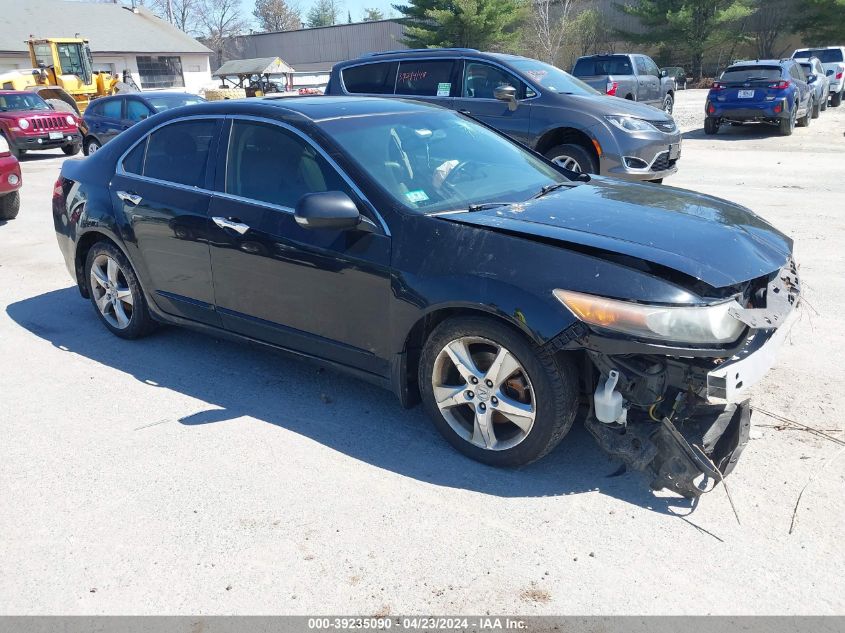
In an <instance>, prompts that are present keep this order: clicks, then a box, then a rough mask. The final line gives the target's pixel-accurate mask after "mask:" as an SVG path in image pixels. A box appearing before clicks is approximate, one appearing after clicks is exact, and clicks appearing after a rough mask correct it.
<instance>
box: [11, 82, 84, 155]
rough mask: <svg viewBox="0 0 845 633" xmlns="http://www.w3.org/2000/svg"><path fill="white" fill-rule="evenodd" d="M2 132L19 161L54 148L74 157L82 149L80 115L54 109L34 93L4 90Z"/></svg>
mask: <svg viewBox="0 0 845 633" xmlns="http://www.w3.org/2000/svg"><path fill="white" fill-rule="evenodd" d="M0 133H2V134H3V136H5V137H6V142H7V143H8V144H9V149H10V151H11V152H12V156H14V157H15V158H21V157H22V156H23V155H24V154H25V153H26V152H28V151H32V150H40V149H52V148H54V147H61V148H62V151H63V152H64V153H65V154H67V155H68V156H73V155H74V154H77V153H79V149H80V148H81V147H82V135H81V134H80V133H79V118H78V117H77V116H76V114H72V113H70V112H59V111H57V110H54V109H53V108H52V107H51V106H50V105H49V104H48V103H47V102H46V101H44V99H42V98H41V97H39V96H38V95H37V94H35V93H33V92H24V91H17V90H0Z"/></svg>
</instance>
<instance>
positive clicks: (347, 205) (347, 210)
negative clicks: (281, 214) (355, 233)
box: [293, 191, 361, 231]
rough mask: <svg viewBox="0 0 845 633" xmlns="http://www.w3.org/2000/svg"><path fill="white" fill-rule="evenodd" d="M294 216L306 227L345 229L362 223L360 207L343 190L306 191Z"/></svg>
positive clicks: (298, 203)
mask: <svg viewBox="0 0 845 633" xmlns="http://www.w3.org/2000/svg"><path fill="white" fill-rule="evenodd" d="M293 217H294V218H295V219H296V223H297V224H298V225H299V226H301V227H302V228H305V229H334V230H336V231H345V230H348V229H354V228H355V227H357V226H358V225H359V224H361V214H360V213H359V212H358V207H356V206H355V203H354V202H353V201H352V199H351V198H350V197H349V196H347V195H346V194H345V193H343V192H342V191H323V192H320V193H306V194H305V195H304V196H302V197H301V198H300V199H299V200H297V202H296V208H295V209H294V212H293Z"/></svg>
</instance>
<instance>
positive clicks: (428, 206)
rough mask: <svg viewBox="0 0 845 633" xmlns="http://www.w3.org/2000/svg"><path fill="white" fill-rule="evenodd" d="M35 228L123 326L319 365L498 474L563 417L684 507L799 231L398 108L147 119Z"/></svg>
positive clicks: (83, 165) (716, 459)
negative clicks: (258, 347) (269, 350)
mask: <svg viewBox="0 0 845 633" xmlns="http://www.w3.org/2000/svg"><path fill="white" fill-rule="evenodd" d="M53 216H54V222H55V228H56V233H57V236H58V241H59V246H60V248H61V251H62V253H63V255H64V258H65V261H66V263H67V267H68V270H69V272H70V274H71V276H72V277H73V278H74V280H75V281H76V283H77V285H78V287H79V291H80V293H81V294H82V296H83V297H86V298H88V299H89V300H90V301H91V304H92V305H93V308H94V310H95V312H96V314H97V315H98V317H99V318H100V319H101V321H102V323H103V325H104V326H105V327H106V328H108V329H109V330H110V331H112V332H113V333H114V334H116V335H117V336H120V337H123V338H138V337H141V336H143V335H146V334H149V333H150V332H152V331H153V330H154V329H155V327H156V326H157V325H158V324H162V323H164V324H176V325H184V326H189V327H193V328H197V329H200V330H205V331H208V332H210V333H213V334H215V335H220V334H225V335H228V336H230V337H233V338H237V339H240V340H244V341H251V342H256V343H261V344H263V345H268V346H272V347H274V348H278V349H281V350H285V351H287V352H290V353H293V354H295V355H297V356H299V357H304V358H309V359H312V360H316V361H318V362H321V363H324V364H327V365H329V366H331V367H334V368H337V369H340V370H343V371H347V372H349V373H352V374H354V375H355V376H358V377H360V378H363V379H365V380H368V381H370V382H373V383H375V384H378V385H381V386H383V387H385V388H388V389H391V390H392V391H393V392H394V393H395V394H396V395H397V396H398V398H399V400H400V401H401V402H402V404H403V405H405V406H412V405H414V404H417V403H418V402H420V401H421V402H422V404H423V406H424V407H425V408H426V410H427V411H428V413H429V414H430V416H431V418H432V420H433V421H434V423H435V425H436V426H437V428H438V429H439V430H440V431H441V432H442V434H443V436H444V437H445V438H446V439H447V440H448V441H449V442H450V443H451V444H452V445H453V446H454V447H455V448H457V449H458V450H459V451H461V452H463V453H465V454H466V455H468V456H470V457H472V458H473V459H477V460H479V461H482V462H485V463H487V464H493V465H497V466H520V465H523V464H527V463H529V462H532V461H534V460H537V459H539V458H541V457H543V456H544V455H546V454H547V453H548V452H549V451H551V450H552V449H553V448H554V447H555V446H556V445H558V443H559V442H561V440H563V439H564V437H565V436H566V434H567V432H568V431H569V430H570V428H571V426H572V424H573V422H574V421H575V420H576V417H577V418H578V419H579V420H581V419H583V422H584V424H585V425H586V428H587V429H588V430H589V432H590V433H591V434H592V435H593V436H594V437H595V439H596V440H597V442H598V443H599V445H600V446H601V447H602V448H603V449H604V450H605V451H607V452H608V453H610V454H611V455H613V456H615V457H617V458H619V459H620V460H622V461H623V462H624V463H625V464H626V465H627V466H629V467H631V468H634V469H638V470H643V471H645V472H647V473H649V474H650V476H651V479H652V487H654V488H655V489H659V488H666V489H669V490H672V491H674V492H677V493H679V494H681V495H684V496H690V497H694V496H697V495H699V494H701V493H702V492H704V491H706V490H707V489H708V486H712V484H713V482H718V481H720V480H721V479H722V478H723V477H724V476H725V475H727V474H728V473H730V472H731V470H732V469H733V468H734V466H735V465H736V463H737V460H738V458H739V456H740V453H741V452H742V449H743V447H744V446H745V444H746V442H747V440H748V435H749V426H750V408H749V402H748V399H747V398H748V396H747V393H748V389H749V388H750V387H751V386H752V385H754V384H755V383H756V382H757V381H759V380H760V378H761V377H762V376H763V375H764V374H765V373H766V371H767V370H768V369H769V367H770V366H771V365H772V364H773V362H774V360H775V355H776V352H777V350H778V347H779V346H780V344H781V343H782V341H783V339H784V338H785V336H786V334H787V332H788V330H789V325H790V321H791V320H792V319H793V317H794V315H795V313H796V308H797V306H798V304H799V300H800V289H799V280H798V274H797V267H796V264H795V262H794V261H793V258H792V241H791V240H790V239H789V238H787V237H786V236H784V235H783V234H782V233H780V232H778V231H777V230H776V229H774V228H773V227H772V226H771V225H769V224H768V223H767V222H766V221H764V220H763V219H761V218H759V217H758V216H756V215H754V214H753V213H752V212H750V211H749V210H747V209H744V208H742V207H740V206H738V205H735V204H733V203H730V202H727V201H724V200H719V199H717V198H713V197H710V196H706V195H700V194H695V193H691V192H688V191H682V190H679V189H673V188H669V187H660V186H655V185H651V184H637V183H629V182H623V181H620V180H615V179H611V178H605V177H599V176H587V175H585V174H576V173H573V172H568V171H566V170H565V169H563V168H562V167H560V166H559V165H556V164H554V163H552V162H550V161H548V160H546V159H545V158H543V157H542V156H540V155H538V154H535V153H534V152H532V151H530V150H529V149H526V148H525V147H523V146H521V145H519V144H517V143H515V142H514V141H512V140H510V139H509V138H507V137H505V136H504V135H502V134H500V133H498V132H496V131H495V130H493V129H491V128H489V127H487V126H485V125H483V124H480V123H478V122H476V121H474V120H472V119H470V118H467V117H465V116H463V115H461V114H458V113H456V112H453V111H450V110H446V109H442V108H439V107H436V106H431V105H426V104H421V103H414V102H405V101H401V100H395V99H389V100H384V99H368V98H355V99H350V98H344V97H338V98H334V97H318V98H303V99H295V100H275V101H269V100H268V101H263V100H249V101H244V102H233V101H228V102H218V103H207V104H199V105H195V106H189V107H186V108H179V109H175V110H171V111H167V112H164V113H161V114H158V115H156V116H154V117H151V118H149V119H147V120H145V121H143V122H141V123H139V124H138V125H136V126H134V127H132V128H131V129H130V130H128V131H127V132H125V133H124V134H121V135H120V136H119V137H118V138H117V139H115V140H114V141H113V142H111V143H109V144H108V145H106V146H104V147H103V149H102V150H101V151H99V152H97V154H95V155H93V156H91V157H89V158H88V159H86V160H84V161H68V162H66V163H65V164H64V165H63V167H62V172H61V176H60V178H59V180H58V181H57V183H56V186H55V188H54V191H53ZM127 353H131V350H129V351H128V352H127ZM579 412H582V415H580V416H579V415H578V413H579ZM350 424H352V423H351V422H350Z"/></svg>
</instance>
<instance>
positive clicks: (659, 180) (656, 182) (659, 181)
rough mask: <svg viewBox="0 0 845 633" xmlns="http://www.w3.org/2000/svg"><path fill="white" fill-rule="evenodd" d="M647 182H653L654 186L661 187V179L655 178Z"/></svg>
mask: <svg viewBox="0 0 845 633" xmlns="http://www.w3.org/2000/svg"><path fill="white" fill-rule="evenodd" d="M648 182H653V183H654V184H655V185H662V184H663V178H655V179H654V180H649V181H648Z"/></svg>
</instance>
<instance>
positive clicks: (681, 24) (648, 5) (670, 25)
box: [616, 0, 754, 79]
mask: <svg viewBox="0 0 845 633" xmlns="http://www.w3.org/2000/svg"><path fill="white" fill-rule="evenodd" d="M753 5H754V0H638V1H637V2H635V3H634V4H627V5H626V4H617V5H616V7H617V8H618V9H619V10H620V11H622V12H623V13H627V14H628V15H630V16H632V17H634V18H636V19H637V20H639V22H640V24H641V25H642V26H643V27H644V32H638V33H633V32H628V31H620V32H619V35H620V36H622V37H624V38H625V39H627V40H630V41H632V42H635V43H640V44H652V45H660V46H664V47H666V48H668V49H670V50H674V51H675V52H676V54H677V53H678V52H682V53H684V54H686V56H687V57H689V59H690V61H691V74H692V76H693V77H696V78H698V79H701V76H702V68H701V65H702V60H703V59H704V54H705V53H706V52H707V51H708V50H710V49H712V48H714V47H716V46H719V45H721V44H725V43H728V42H731V41H736V40H737V39H739V38H740V37H742V26H743V25H742V22H743V20H744V19H746V18H748V17H749V16H750V15H752V14H753V13H754V6H753Z"/></svg>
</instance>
